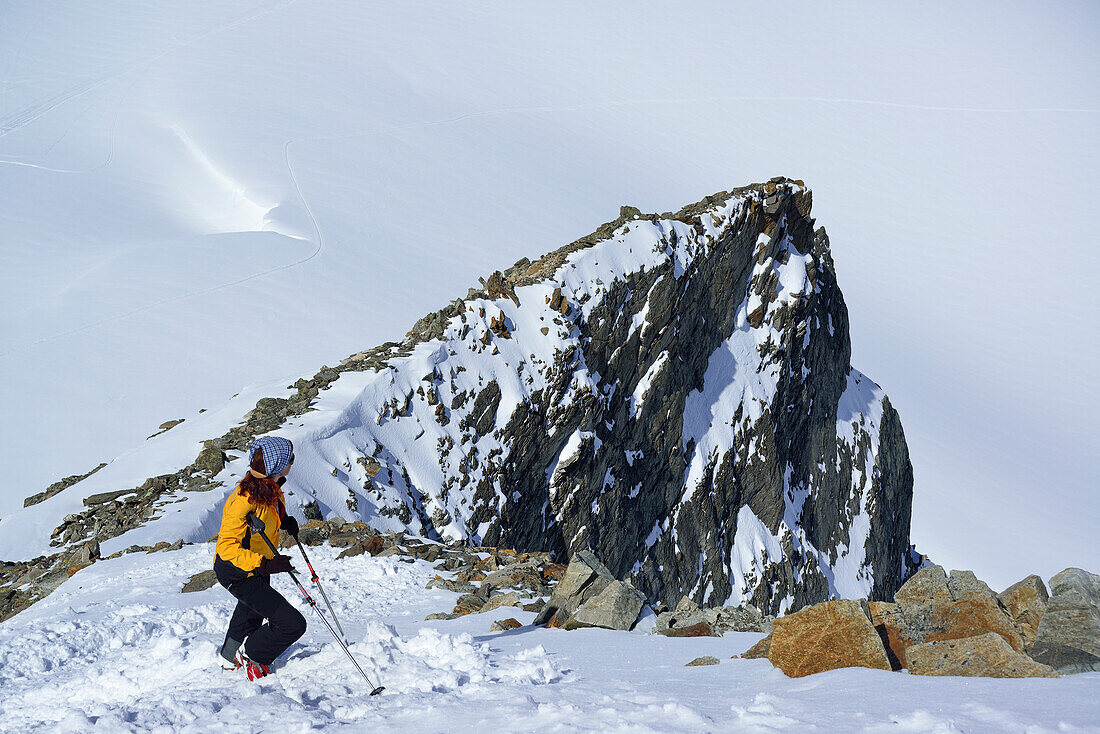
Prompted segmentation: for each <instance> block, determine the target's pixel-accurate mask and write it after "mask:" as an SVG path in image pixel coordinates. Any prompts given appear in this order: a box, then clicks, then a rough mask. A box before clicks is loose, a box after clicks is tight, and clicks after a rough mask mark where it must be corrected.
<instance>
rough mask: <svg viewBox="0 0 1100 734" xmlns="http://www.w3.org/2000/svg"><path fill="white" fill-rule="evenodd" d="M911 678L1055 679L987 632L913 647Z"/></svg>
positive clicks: (1046, 669)
mask: <svg viewBox="0 0 1100 734" xmlns="http://www.w3.org/2000/svg"><path fill="white" fill-rule="evenodd" d="M906 655H907V659H908V661H909V672H910V673H912V674H913V675H962V676H981V677H984V678H1057V677H1058V675H1057V673H1055V672H1054V669H1053V668H1051V667H1050V666H1048V665H1043V664H1042V663H1037V662H1035V661H1034V660H1032V659H1031V658H1029V657H1028V656H1027V655H1024V654H1023V653H1021V652H1017V651H1015V650H1013V649H1012V648H1011V647H1010V646H1009V644H1008V642H1006V641H1005V639H1004V637H1002V636H1001V635H998V634H996V633H995V632H986V633H985V634H983V635H977V636H976V637H967V638H965V639H961V640H945V641H942V642H927V643H923V644H920V645H913V646H911V647H910V648H909V649H908V650H906Z"/></svg>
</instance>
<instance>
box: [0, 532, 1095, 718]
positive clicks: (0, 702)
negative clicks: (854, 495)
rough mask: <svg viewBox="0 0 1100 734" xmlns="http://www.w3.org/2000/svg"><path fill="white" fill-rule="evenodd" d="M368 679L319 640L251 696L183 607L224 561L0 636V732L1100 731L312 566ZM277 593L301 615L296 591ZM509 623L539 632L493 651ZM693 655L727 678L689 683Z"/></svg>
mask: <svg viewBox="0 0 1100 734" xmlns="http://www.w3.org/2000/svg"><path fill="white" fill-rule="evenodd" d="M310 552H311V554H312V558H311V560H313V562H314V565H315V567H317V568H318V570H319V571H320V574H321V578H322V583H323V584H324V585H325V587H326V589H327V590H328V591H329V594H330V596H331V597H332V599H333V602H334V604H335V606H336V609H337V613H338V614H339V615H340V618H341V620H342V621H343V623H344V627H345V629H346V630H347V632H348V635H349V637H350V638H351V640H352V641H353V644H352V645H351V649H352V650H353V652H354V654H355V655H356V657H357V659H358V660H359V661H360V663H361V664H362V665H363V666H364V668H366V670H367V672H368V675H373V676H374V680H375V682H377V681H378V680H381V681H382V684H383V685H385V686H386V691H385V692H383V693H382V694H381V695H380V696H378V697H369V696H368V695H367V693H368V689H367V688H366V686H365V684H364V683H363V682H362V680H361V679H359V678H358V675H357V674H356V673H355V672H354V670H353V669H352V668H351V665H350V663H348V661H347V659H346V658H345V657H344V656H343V653H342V652H341V651H340V650H339V649H338V648H337V647H336V645H335V644H334V642H333V641H332V638H331V636H330V635H329V633H328V632H327V631H326V630H325V629H324V627H323V625H322V624H320V622H319V621H318V620H316V619H315V618H314V617H312V613H311V612H310V611H309V610H307V609H305V608H304V604H298V607H299V609H300V610H301V611H302V613H303V614H305V615H306V618H307V620H308V621H309V628H308V630H307V631H306V634H305V636H304V637H303V638H302V639H301V640H300V641H299V642H298V643H296V644H295V645H294V646H292V647H291V648H290V650H289V651H288V653H287V655H286V657H285V659H284V660H282V661H280V664H278V665H277V666H276V669H275V670H276V672H275V675H274V676H272V677H269V678H266V679H264V680H263V681H261V682H260V683H259V684H252V683H249V682H248V681H247V680H246V679H245V677H244V675H243V674H242V673H239V672H235V673H227V672H223V671H222V670H221V669H220V668H219V667H218V665H217V663H216V661H215V658H214V655H215V650H216V647H217V646H218V645H220V644H221V641H222V638H223V636H224V628H225V624H226V622H227V620H228V617H229V614H230V612H231V610H232V605H231V603H230V602H231V597H230V596H229V594H228V592H226V591H225V590H224V589H222V588H221V587H219V586H215V587H214V588H212V589H209V590H207V591H202V592H196V593H193V594H186V595H183V594H180V593H179V589H180V587H181V586H182V585H183V583H184V582H185V581H186V580H187V578H188V577H189V576H190V575H191V574H192V573H195V572H197V571H201V570H204V569H206V568H209V566H210V563H211V560H212V554H213V545H212V544H200V545H193V546H185V547H184V548H183V549H182V550H179V551H175V552H167V553H156V554H150V555H146V554H142V553H138V554H130V555H126V556H123V557H121V558H118V559H114V560H105V561H100V562H98V563H96V564H95V565H94V566H92V567H90V568H87V569H85V570H83V571H81V572H79V573H78V574H77V575H75V576H74V577H73V578H72V579H70V580H69V581H68V582H66V583H65V584H63V585H62V586H61V588H60V589H59V590H58V591H57V592H55V593H54V594H53V595H51V596H50V597H48V598H47V599H45V600H44V601H42V602H41V603H40V604H38V605H36V606H34V607H32V608H31V609H29V610H27V611H25V612H23V613H21V614H19V615H17V616H16V617H14V618H13V619H11V620H9V621H7V622H5V623H4V624H3V626H0V731H4V732H27V733H30V732H86V731H97V732H98V731H112V732H128V731H133V732H145V731H187V732H204V731H213V730H217V731H219V732H226V733H231V732H255V731H307V730H308V731H313V730H319V729H321V730H324V731H326V732H329V731H347V732H355V731H369V730H382V731H422V732H465V731H514V732H564V731H570V732H572V731H599V732H713V731H740V732H776V731H791V732H803V731H851V732H857V731H858V732H967V734H980V733H982V732H989V733H991V734H993V733H995V734H1005V733H1019V734H1024V733H1025V732H1026V733H1027V734H1041V733H1045V732H1056V731H1057V732H1096V731H1100V726H1098V725H1097V721H1100V696H1097V691H1098V689H1100V673H1088V674H1083V675H1075V676H1070V677H1067V678H1062V679H1057V680H1050V679H1042V678H1033V679H1023V680H998V679H966V680H965V682H962V681H960V679H957V678H919V677H916V676H909V675H908V674H906V673H889V672H885V671H879V670H866V669H856V668H850V669H844V670H835V671H831V672H829V673H824V674H821V675H817V676H813V677H810V678H802V679H788V678H786V677H785V676H784V675H783V674H782V673H781V672H779V671H778V670H776V669H774V668H772V667H771V664H770V663H768V661H767V660H741V659H730V656H731V655H737V654H739V653H741V652H742V651H743V650H744V649H746V648H748V647H749V646H750V645H751V644H753V643H755V642H756V641H757V640H758V639H759V638H760V635H759V634H754V633H729V634H726V635H725V636H724V637H721V638H666V637H661V636H657V635H648V634H645V633H644V632H614V631H609V630H599V629H587V630H578V631H575V632H564V631H562V630H548V629H543V628H535V627H532V626H530V622H531V619H532V617H533V616H534V615H533V613H532V612H522V611H519V610H517V609H514V608H507V609H496V610H493V611H492V612H489V613H486V614H472V615H469V616H466V617H462V618H459V619H456V620H452V621H433V622H422V621H420V620H422V619H423V617H424V615H425V614H427V613H429V612H433V611H439V610H441V609H444V608H449V607H450V606H451V605H453V603H454V599H455V598H456V597H457V594H454V593H451V592H447V591H441V590H430V591H425V590H424V588H423V587H424V583H425V582H426V580H427V579H429V578H431V576H432V573H433V571H432V569H431V565H430V564H428V563H426V562H424V561H417V562H415V563H411V564H409V563H404V562H401V561H400V560H398V559H397V558H395V557H389V558H371V557H370V556H367V555H362V556H357V557H354V558H348V559H344V560H340V561H337V560H335V555H336V552H337V549H332V548H329V547H327V546H323V547H317V548H314V549H312V550H311V551H310ZM274 584H275V586H276V588H278V589H279V590H280V591H282V592H283V594H284V595H285V596H286V597H287V598H288V599H290V598H294V594H292V589H293V587H292V586H291V585H290V583H289V581H288V580H286V579H285V577H279V578H277V579H276V580H275V581H274ZM509 616H515V617H516V618H518V619H519V620H520V621H521V622H524V623H526V624H527V626H524V627H521V628H519V629H516V630H512V631H509V632H504V633H487V630H488V627H489V625H490V623H491V622H492V621H493V620H496V619H502V618H505V617H509ZM701 655H713V656H715V657H717V658H719V660H720V661H721V662H720V664H719V665H717V666H707V667H684V663H686V662H688V661H690V660H692V659H694V658H696V657H698V656H701Z"/></svg>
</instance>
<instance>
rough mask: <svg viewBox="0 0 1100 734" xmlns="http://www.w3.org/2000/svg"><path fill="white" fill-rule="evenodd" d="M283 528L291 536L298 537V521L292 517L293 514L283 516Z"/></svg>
mask: <svg viewBox="0 0 1100 734" xmlns="http://www.w3.org/2000/svg"><path fill="white" fill-rule="evenodd" d="M283 530H285V531H286V532H287V534H288V535H290V536H291V537H292V538H294V539H297V538H298V521H297V520H295V519H294V516H293V515H287V516H286V517H284V518H283Z"/></svg>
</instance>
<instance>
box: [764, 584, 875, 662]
mask: <svg viewBox="0 0 1100 734" xmlns="http://www.w3.org/2000/svg"><path fill="white" fill-rule="evenodd" d="M768 659H769V660H771V662H772V665H774V666H775V667H777V668H779V669H780V670H782V671H783V672H784V673H786V674H787V675H788V676H790V677H791V678H800V677H802V676H805V675H813V674H814V673H821V672H824V671H826V670H834V669H836V668H853V667H855V668H877V669H879V670H890V669H891V667H890V660H889V658H887V657H886V649H885V647H884V646H883V644H882V639H881V638H880V637H879V636H878V632H876V631H875V628H874V627H873V626H872V625H871V619H870V617H869V616H868V614H867V612H865V611H864V608H863V605H862V604H860V602H858V601H852V600H850V599H838V600H835V601H827V602H822V603H821V604H814V605H813V606H812V607H807V608H805V609H803V610H801V611H798V612H795V613H794V614H788V615H787V616H785V617H779V618H778V619H776V620H775V621H773V622H772V636H771V643H770V645H769V647H768Z"/></svg>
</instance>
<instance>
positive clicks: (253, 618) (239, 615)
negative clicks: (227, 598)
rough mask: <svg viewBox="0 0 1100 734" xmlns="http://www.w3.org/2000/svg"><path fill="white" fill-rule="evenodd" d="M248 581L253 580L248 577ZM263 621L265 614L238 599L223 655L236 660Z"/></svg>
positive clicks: (229, 659) (227, 658)
mask: <svg viewBox="0 0 1100 734" xmlns="http://www.w3.org/2000/svg"><path fill="white" fill-rule="evenodd" d="M246 581H251V579H246ZM242 583H243V582H242ZM263 623H264V618H263V615H261V614H259V613H257V612H255V611H253V610H252V609H251V608H249V606H248V605H247V604H245V603H244V602H242V601H240V600H238V601H237V608H236V609H234V610H233V616H232V618H230V620H229V629H228V630H227V631H226V633H225V642H224V643H222V649H221V653H222V657H223V658H225V659H226V660H228V661H230V662H236V659H237V651H238V650H239V649H240V647H241V645H242V644H243V643H244V641H245V639H247V638H248V636H249V635H250V634H252V633H253V632H255V631H256V630H258V629H259V628H260V626H261V625H263Z"/></svg>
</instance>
